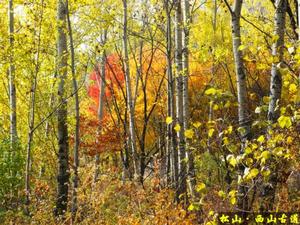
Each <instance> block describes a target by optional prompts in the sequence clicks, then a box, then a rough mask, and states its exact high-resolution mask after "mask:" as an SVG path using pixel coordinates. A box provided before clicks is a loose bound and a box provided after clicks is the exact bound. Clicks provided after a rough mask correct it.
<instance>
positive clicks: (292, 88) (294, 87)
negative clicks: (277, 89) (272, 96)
mask: <svg viewBox="0 0 300 225" xmlns="http://www.w3.org/2000/svg"><path fill="white" fill-rule="evenodd" d="M296 91H297V85H296V84H290V87H289V92H290V93H295V92H296Z"/></svg>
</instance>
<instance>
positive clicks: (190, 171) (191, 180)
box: [183, 0, 199, 201]
mask: <svg viewBox="0 0 300 225" xmlns="http://www.w3.org/2000/svg"><path fill="white" fill-rule="evenodd" d="M183 6H184V7H183V9H184V10H183V12H184V13H183V17H184V30H183V35H184V39H183V71H184V74H183V118H184V120H183V128H184V130H188V129H189V122H190V121H189V120H190V115H189V95H188V87H189V83H188V80H189V75H190V70H189V38H190V23H191V16H190V3H189V1H188V0H184V4H183ZM185 144H186V158H187V162H188V164H187V178H188V179H187V181H188V182H187V184H188V187H189V191H190V194H191V197H192V200H193V201H198V200H199V199H198V197H199V196H198V193H197V192H196V191H195V187H196V173H195V167H194V156H193V152H191V150H189V149H188V148H189V146H188V144H189V142H188V139H187V138H186V137H185Z"/></svg>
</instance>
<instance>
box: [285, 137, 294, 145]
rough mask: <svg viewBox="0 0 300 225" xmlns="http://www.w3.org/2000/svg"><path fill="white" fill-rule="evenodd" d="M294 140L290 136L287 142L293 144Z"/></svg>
mask: <svg viewBox="0 0 300 225" xmlns="http://www.w3.org/2000/svg"><path fill="white" fill-rule="evenodd" d="M293 140H294V139H293V137H291V136H288V137H287V139H286V143H287V144H292V143H293Z"/></svg>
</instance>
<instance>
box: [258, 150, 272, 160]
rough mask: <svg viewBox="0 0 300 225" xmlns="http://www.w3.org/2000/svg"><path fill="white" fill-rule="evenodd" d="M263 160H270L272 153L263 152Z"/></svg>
mask: <svg viewBox="0 0 300 225" xmlns="http://www.w3.org/2000/svg"><path fill="white" fill-rule="evenodd" d="M260 156H261V157H262V158H264V159H265V160H267V159H268V158H270V156H271V153H270V152H269V151H267V150H266V151H263V152H262V153H261V155H260Z"/></svg>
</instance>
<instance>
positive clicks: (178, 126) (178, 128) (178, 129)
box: [174, 123, 181, 132]
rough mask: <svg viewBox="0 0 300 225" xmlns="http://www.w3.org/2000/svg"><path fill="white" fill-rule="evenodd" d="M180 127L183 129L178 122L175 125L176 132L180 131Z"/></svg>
mask: <svg viewBox="0 0 300 225" xmlns="http://www.w3.org/2000/svg"><path fill="white" fill-rule="evenodd" d="M180 129H181V126H180V125H179V124H178V123H177V124H176V125H175V127H174V130H175V131H176V132H179V131H180Z"/></svg>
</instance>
